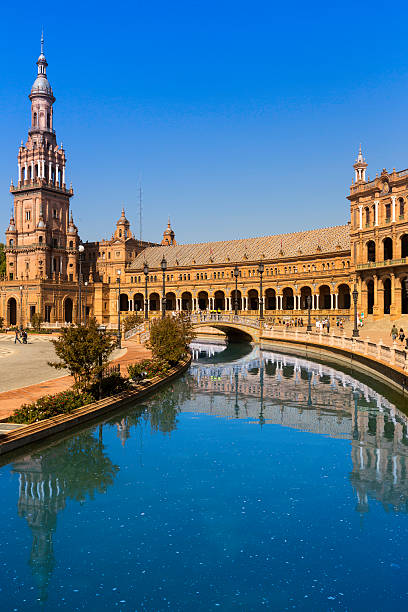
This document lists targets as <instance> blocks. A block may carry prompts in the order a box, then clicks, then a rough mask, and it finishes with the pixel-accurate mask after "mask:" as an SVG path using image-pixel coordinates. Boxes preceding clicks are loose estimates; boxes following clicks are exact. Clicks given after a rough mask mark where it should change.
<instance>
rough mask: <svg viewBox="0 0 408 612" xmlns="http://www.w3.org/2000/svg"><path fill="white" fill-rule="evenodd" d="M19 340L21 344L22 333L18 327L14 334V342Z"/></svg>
mask: <svg viewBox="0 0 408 612" xmlns="http://www.w3.org/2000/svg"><path fill="white" fill-rule="evenodd" d="M17 342H19V343H20V344H21V340H20V334H19V331H18V329H16V335H15V336H14V344H17Z"/></svg>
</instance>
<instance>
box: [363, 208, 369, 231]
mask: <svg viewBox="0 0 408 612" xmlns="http://www.w3.org/2000/svg"><path fill="white" fill-rule="evenodd" d="M364 210H365V224H366V227H368V226H369V225H370V209H369V208H368V206H367V207H366V208H365V209H364Z"/></svg>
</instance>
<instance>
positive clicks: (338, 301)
mask: <svg viewBox="0 0 408 612" xmlns="http://www.w3.org/2000/svg"><path fill="white" fill-rule="evenodd" d="M308 297H310V298H311V310H349V308H350V304H351V299H350V287H349V285H347V284H346V283H341V284H338V285H334V284H333V285H327V284H324V285H320V286H317V285H315V286H314V287H313V286H309V285H305V286H301V287H299V286H297V285H294V286H289V285H287V286H284V287H275V288H272V287H266V288H265V289H264V290H263V304H264V311H265V313H268V311H275V312H277V311H294V310H295V311H302V310H307V308H308V304H307V298H308ZM235 301H237V309H238V310H239V311H241V312H242V311H249V312H251V311H252V312H253V311H258V310H259V306H260V304H259V290H258V289H253V288H251V289H238V291H237V295H236V296H235V289H232V290H222V289H217V290H213V291H211V292H210V291H206V290H201V291H197V292H191V291H178V292H177V293H176V292H174V291H169V292H167V293H166V310H168V311H176V312H178V311H198V310H221V311H227V312H228V311H229V312H233V311H234V310H235ZM144 308H145V296H144V294H143V293H141V292H137V293H130V292H129V293H125V292H123V293H121V295H120V309H121V311H122V312H127V311H132V312H138V311H143V310H144ZM148 310H149V311H152V312H158V311H160V310H161V294H160V293H159V292H157V291H150V292H149V293H148Z"/></svg>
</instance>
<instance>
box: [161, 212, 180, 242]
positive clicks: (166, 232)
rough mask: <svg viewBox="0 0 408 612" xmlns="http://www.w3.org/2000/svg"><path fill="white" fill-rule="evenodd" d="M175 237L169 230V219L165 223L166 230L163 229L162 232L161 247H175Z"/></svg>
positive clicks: (170, 229)
mask: <svg viewBox="0 0 408 612" xmlns="http://www.w3.org/2000/svg"><path fill="white" fill-rule="evenodd" d="M175 236H176V234H175V233H174V231H173V230H172V228H171V225H170V218H169V221H168V223H167V229H165V230H164V232H163V240H162V241H161V243H162V245H163V246H176V245H177V242H176V237H175Z"/></svg>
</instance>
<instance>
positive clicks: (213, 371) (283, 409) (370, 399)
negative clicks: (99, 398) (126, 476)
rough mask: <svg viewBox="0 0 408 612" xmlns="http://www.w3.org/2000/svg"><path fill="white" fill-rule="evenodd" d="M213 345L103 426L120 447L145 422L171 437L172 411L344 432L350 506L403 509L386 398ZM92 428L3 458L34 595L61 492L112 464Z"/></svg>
mask: <svg viewBox="0 0 408 612" xmlns="http://www.w3.org/2000/svg"><path fill="white" fill-rule="evenodd" d="M203 348H205V347H202V346H201V347H200V351H202V350H203ZM217 350H218V348H217ZM217 350H211V352H210V354H209V355H208V357H209V358H211V357H213V359H214V363H209V359H208V358H207V359H204V360H203V361H197V360H195V361H194V362H193V365H192V367H191V368H190V371H189V373H188V374H186V375H185V377H184V378H183V379H182V380H179V381H176V382H174V383H172V384H170V385H168V386H167V387H166V388H165V389H163V390H161V391H159V392H158V393H157V394H156V395H155V396H154V397H153V398H151V399H150V400H149V401H147V402H146V403H145V404H139V405H138V406H137V408H135V409H134V410H132V411H131V412H127V413H123V414H121V415H118V416H115V417H114V418H112V419H111V420H109V421H108V422H107V423H106V424H105V426H107V427H114V428H115V429H116V431H117V436H118V437H119V439H120V441H121V443H122V445H123V446H125V444H126V442H127V440H128V439H129V438H130V436H131V434H132V431H133V432H136V431H138V432H139V435H140V436H143V431H144V429H145V428H146V427H149V429H150V430H153V431H156V432H161V433H162V434H165V435H171V432H172V431H174V430H175V429H176V428H177V420H178V415H179V413H180V411H181V410H182V411H183V412H196V413H200V414H211V415H213V416H219V417H224V418H234V419H240V418H245V419H250V420H253V421H254V422H257V423H259V425H260V427H261V428H262V427H263V426H264V424H266V423H275V424H279V425H280V426H283V427H290V428H296V429H299V430H302V431H306V432H311V433H315V434H321V435H326V436H330V437H334V438H342V439H348V440H350V441H351V458H352V462H353V469H352V472H351V474H350V481H351V484H352V486H353V489H354V491H355V494H356V499H357V503H356V510H357V511H358V512H359V513H361V514H364V513H365V512H367V511H368V510H369V499H370V498H371V499H376V500H378V501H380V502H381V503H382V504H383V506H384V508H385V509H386V510H387V511H388V510H392V511H395V512H407V509H408V504H407V500H408V478H407V455H408V438H407V418H406V416H405V415H404V414H403V413H402V412H401V411H399V410H398V409H397V408H396V406H395V405H394V404H392V403H391V402H389V400H388V399H386V398H385V397H383V396H382V395H380V394H379V393H377V392H376V391H375V390H373V389H371V388H370V387H368V386H367V385H365V384H364V383H362V382H359V381H357V380H355V379H354V378H352V377H351V376H348V375H347V374H344V373H342V372H339V371H337V370H334V369H333V368H330V367H329V366H325V365H322V364H317V363H313V362H310V361H307V360H305V359H300V358H296V357H291V356H284V355H280V354H276V353H273V352H270V351H259V349H254V350H253V351H252V352H251V353H250V354H248V355H246V356H245V357H243V358H242V359H236V360H234V361H227V360H225V359H222V358H221V359H220V360H218V357H217ZM200 351H198V353H200ZM198 353H197V352H196V353H195V356H196V357H198ZM219 355H221V353H219ZM102 432H103V428H102V425H101V426H99V428H94V429H92V430H86V431H85V432H83V433H80V434H77V435H74V436H72V437H67V438H66V439H64V440H61V441H57V442H54V443H53V444H51V445H48V446H46V447H44V448H42V449H41V450H39V451H37V452H34V453H32V454H31V455H27V456H24V457H22V458H21V459H19V460H18V461H15V462H14V464H13V471H14V472H15V473H17V474H19V499H18V513H19V516H20V517H22V518H24V519H25V520H26V521H27V523H28V525H29V527H30V529H31V532H32V536H33V542H32V548H31V554H30V560H29V563H30V566H31V570H32V573H33V575H34V577H35V580H36V582H37V585H38V589H39V598H40V600H41V601H45V600H46V599H47V589H48V584H49V580H50V577H51V574H52V571H53V568H54V565H55V559H54V552H53V533H54V531H55V529H56V525H57V515H58V512H60V511H62V510H64V508H65V504H66V502H67V500H69V499H71V500H75V501H79V502H83V501H85V500H86V499H87V498H90V499H92V498H93V497H94V495H95V494H96V493H104V492H105V491H106V490H107V489H108V487H110V486H111V485H113V483H114V480H115V476H116V474H117V472H118V470H119V468H118V466H116V465H114V464H113V463H112V462H111V460H110V459H109V457H108V456H107V454H106V452H105V447H104V445H103V441H102ZM141 449H142V437H141Z"/></svg>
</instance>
